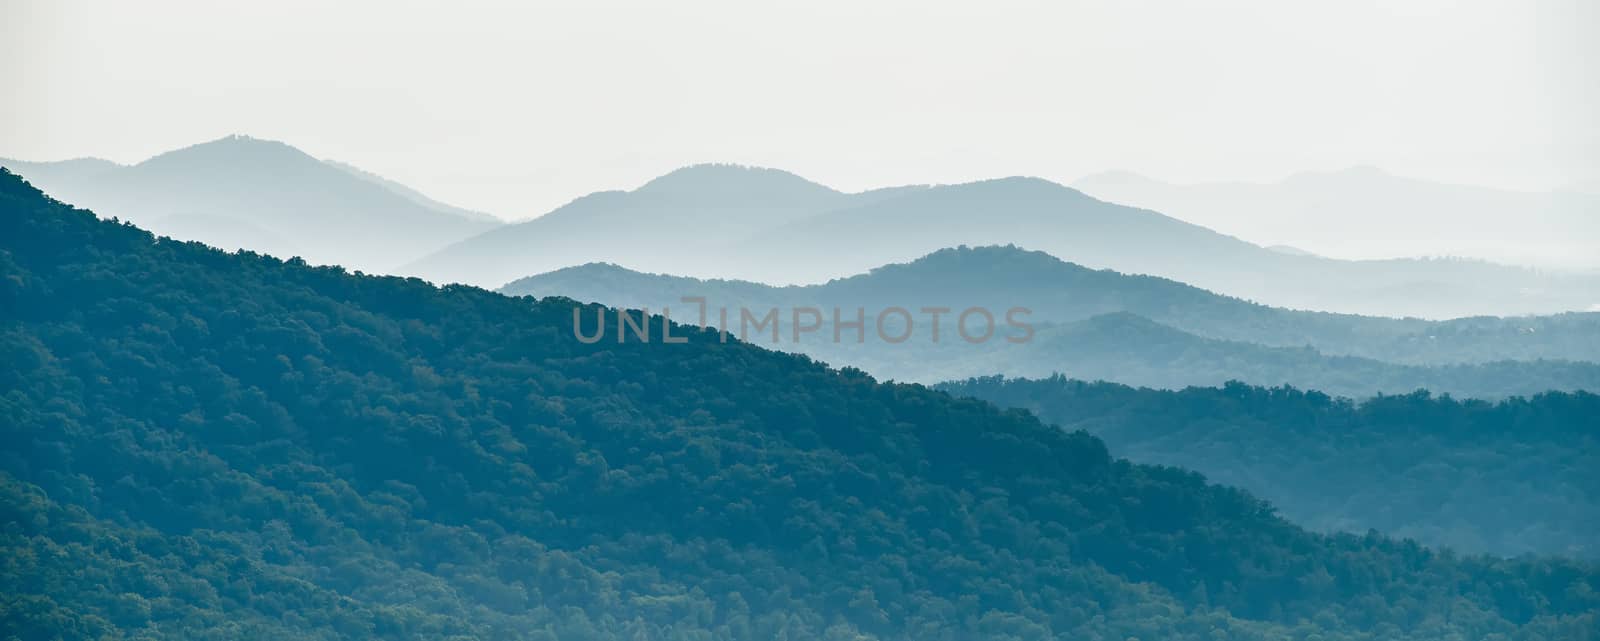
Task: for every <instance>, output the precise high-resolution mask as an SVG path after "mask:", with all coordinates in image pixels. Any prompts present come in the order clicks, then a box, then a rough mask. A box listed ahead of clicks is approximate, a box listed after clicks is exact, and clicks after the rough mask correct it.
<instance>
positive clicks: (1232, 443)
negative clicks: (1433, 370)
mask: <svg viewBox="0 0 1600 641" xmlns="http://www.w3.org/2000/svg"><path fill="white" fill-rule="evenodd" d="M939 387H940V389H943V390H946V391H949V392H951V393H952V394H957V395H963V396H972V397H975V398H979V399H983V400H986V401H990V402H992V403H995V404H996V405H1000V406H1002V407H1016V408H1021V409H1025V410H1028V411H1030V412H1032V413H1034V414H1036V415H1038V416H1039V417H1040V418H1041V419H1042V420H1045V421H1047V422H1050V423H1054V424H1056V425H1059V426H1060V427H1062V428H1063V429H1068V430H1078V429H1082V430H1085V431H1088V432H1090V433H1092V434H1094V435H1096V436H1098V437H1100V438H1103V439H1105V441H1106V444H1107V445H1109V446H1110V447H1111V449H1112V451H1115V452H1119V453H1122V454H1124V455H1126V456H1128V457H1129V458H1131V459H1133V460H1136V461H1140V462H1147V463H1157V464H1162V465H1175V466H1180V467H1184V468H1188V469H1193V470H1198V471H1200V472H1201V473H1203V474H1205V475H1206V476H1207V477H1209V478H1211V479H1213V480H1217V481H1220V482H1224V483H1227V484H1230V485H1237V486H1239V487H1242V488H1245V489H1247V490H1249V491H1250V492H1251V493H1253V494H1256V495H1259V496H1262V497H1264V498H1266V499H1268V500H1269V501H1271V502H1272V504H1273V505H1275V506H1277V507H1278V508H1279V509H1281V510H1282V511H1283V513H1284V514H1285V515H1286V516H1288V517H1289V518H1290V519H1293V520H1294V521H1296V522H1297V523H1302V524H1305V525H1306V526H1308V527H1311V528H1312V529H1316V530H1323V531H1339V530H1345V531H1351V532H1366V531H1368V530H1370V529H1379V530H1383V531H1385V532H1393V533H1396V534H1398V535H1403V536H1406V537H1408V538H1415V539H1417V540H1419V541H1422V542H1424V543H1427V544H1430V545H1444V546H1449V547H1452V548H1454V549H1457V550H1465V551H1471V552H1490V553H1495V554H1503V555H1517V554H1530V553H1541V554H1550V553H1559V554H1566V555H1574V556H1583V557H1600V547H1597V546H1596V545H1595V540H1594V535H1593V533H1594V531H1595V526H1596V525H1597V524H1600V483H1597V482H1596V481H1597V479H1596V477H1595V474H1594V470H1597V469H1600V397H1597V396H1595V395H1593V394H1588V393H1583V392H1579V393H1576V394H1562V393H1548V394H1539V395H1535V396H1532V397H1529V398H1516V399H1511V400H1506V401H1500V402H1497V403H1489V402H1484V401H1473V400H1466V401H1462V400H1455V399H1452V398H1449V397H1433V396H1430V395H1428V394H1427V393H1426V392H1419V393H1416V394H1409V395H1404V396H1385V397H1381V398H1374V399H1369V400H1366V401H1363V402H1361V403H1352V402H1350V401H1347V400H1339V399H1333V398H1329V397H1328V396H1327V395H1325V394H1321V393H1318V392H1303V391H1300V390H1296V389H1293V388H1276V389H1268V388H1263V387H1251V386H1246V385H1243V384H1238V383H1230V384H1228V385H1226V386H1222V387H1208V388H1199V387H1195V388H1188V389H1184V390H1181V391H1162V390H1151V389H1134V388H1131V387H1126V386H1123V385H1115V384H1110V383H1085V382H1082V381H1074V380H1068V379H1066V378H1062V377H1053V378H1047V379H1039V380H1026V379H1022V380H1017V379H1013V380H1007V379H1003V378H999V377H988V378H981V379H970V380H966V381H960V382H953V383H948V384H944V385H940V386H939Z"/></svg>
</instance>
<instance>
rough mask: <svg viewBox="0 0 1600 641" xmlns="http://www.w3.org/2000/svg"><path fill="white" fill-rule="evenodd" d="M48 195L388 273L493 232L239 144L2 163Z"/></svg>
mask: <svg viewBox="0 0 1600 641" xmlns="http://www.w3.org/2000/svg"><path fill="white" fill-rule="evenodd" d="M0 165H3V166H6V167H10V168H12V169H13V171H14V172H15V173H19V174H21V175H23V176H24V177H27V178H29V179H30V180H32V181H34V182H35V183H36V184H37V185H38V186H39V187H40V188H41V189H43V190H44V191H46V192H47V193H50V194H51V195H53V196H55V197H57V198H61V199H62V200H66V201H69V202H73V203H76V204H79V205H83V206H86V207H90V208H92V209H94V210H95V211H98V212H99V213H101V214H102V215H108V216H115V217H117V218H120V219H123V220H129V221H133V222H135V223H137V224H139V225H141V226H144V227H146V228H148V229H150V230H152V231H155V232H156V233H159V234H163V235H167V236H171V237H173V238H178V239H182V240H198V241H201V242H204V243H207V244H209V245H212V246H215V247H220V248H223V249H238V248H244V249H250V250H254V251H258V252H264V253H270V254H273V255H277V256H281V257H289V256H300V257H303V258H305V259H306V260H308V261H311V262H313V263H318V264H336V265H343V266H346V267H350V268H352V269H360V270H364V271H370V272H386V271H388V270H391V269H393V268H394V267H396V266H398V265H400V264H401V263H403V262H406V261H409V260H411V259H414V258H416V257H418V256H421V255H423V254H426V253H428V252H430V251H432V250H434V249H437V248H438V247H441V246H443V245H446V244H449V243H451V242H453V241H456V240H460V239H462V238H466V237H468V236H471V235H474V234H477V233H479V232H482V231H485V230H488V229H491V228H493V227H496V226H498V225H499V223H498V222H497V221H494V220H493V219H490V218H487V217H485V216H484V215H483V214H478V213H475V212H466V211H465V210H460V209H458V208H454V207H450V206H448V205H443V204H440V203H437V202H435V201H432V200H429V199H427V198H426V197H425V196H421V195H420V194H417V193H416V192H415V191H412V190H409V189H405V188H397V186H396V185H395V184H394V183H392V182H389V181H386V180H383V179H381V178H378V177H376V176H373V175H371V174H366V173H365V172H359V170H353V168H350V167H348V166H345V165H336V164H330V163H328V162H324V161H320V160H317V159H315V158H312V157H311V156H308V155H306V154H305V153H303V152H301V151H300V150H298V149H295V148H294V147H291V146H289V145H286V144H283V143H280V142H273V141H268V140H257V139H254V138H248V137H243V136H230V137H227V138H223V139H220V140H215V141H212V142H208V143H203V144H199V145H195V146H192V147H187V148H184V149H179V150H177V151H171V152H167V153H164V154H161V155H159V156H156V157H154V158H151V159H149V160H146V161H144V162H141V163H139V164H136V165H131V166H122V165H117V164H115V163H111V162H109V161H103V160H96V159H87V160H73V161H65V162H60V163H27V162H18V161H11V160H0Z"/></svg>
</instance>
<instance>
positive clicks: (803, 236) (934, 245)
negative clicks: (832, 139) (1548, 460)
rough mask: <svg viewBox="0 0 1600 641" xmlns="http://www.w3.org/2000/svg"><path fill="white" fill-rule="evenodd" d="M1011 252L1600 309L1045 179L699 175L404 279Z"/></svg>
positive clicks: (1478, 264)
mask: <svg viewBox="0 0 1600 641" xmlns="http://www.w3.org/2000/svg"><path fill="white" fill-rule="evenodd" d="M1367 231H1369V232H1370V233H1372V234H1375V235H1382V234H1383V233H1385V232H1384V231H1383V229H1382V228H1381V227H1372V228H1368V229H1367ZM1005 244H1016V245H1019V246H1022V247H1027V248H1029V249H1036V250H1042V251H1046V252H1049V253H1050V254H1053V255H1055V256H1059V257H1061V258H1062V259H1064V260H1068V261H1072V262H1074V263H1078V264H1082V265H1086V266H1089V267H1093V268H1109V269H1115V270H1117V271H1120V272H1124V273H1131V274H1150V275H1156V276H1161V277H1166V278H1171V279H1174V280H1178V281H1181V282H1185V283H1189V284H1192V285H1196V286H1199V287H1203V288H1205V289H1209V290H1212V291H1217V292H1222V293H1225V294H1228V295H1232V296H1237V297H1241V298H1246V299H1250V300H1255V301H1259V302H1263V303H1266V304H1271V305H1276V306H1280V307H1292V308H1298V309H1316V310H1324V311H1342V312H1351V313H1364V314H1373V315H1387V316H1421V317H1429V318H1451V317H1459V316H1469V315H1481V314H1492V315H1511V314H1527V313H1554V312H1561V311H1572V310H1585V309H1589V308H1590V306H1592V305H1595V304H1600V274H1566V273H1546V272H1540V271H1536V270H1530V269H1524V268H1518V267H1508V266H1503V265H1496V264H1491V263H1486V262H1482V261H1473V260H1461V259H1428V260H1421V259H1396V260H1374V261H1344V260H1333V259H1328V258H1322V257H1319V256H1314V255H1304V254H1291V253H1285V252H1282V251H1277V250H1272V249H1267V248H1265V247H1261V246H1257V245H1253V244H1251V243H1248V242H1245V241H1242V240H1239V239H1238V238H1234V237H1232V236H1227V235H1224V234H1220V233H1217V232H1216V231H1213V230H1211V229H1207V228H1205V227H1201V226H1197V225H1193V224H1189V223H1186V222H1183V221H1180V220H1177V219H1174V218H1171V217H1169V216H1166V215H1163V214H1161V213H1158V212H1156V211H1151V210H1147V209H1139V208H1134V207H1127V206H1123V205H1118V204H1114V203H1109V202H1105V201H1101V200H1097V199H1095V198H1091V197H1089V196H1087V195H1085V194H1084V193H1082V192H1079V191H1077V190H1074V189H1071V188H1068V187H1064V186H1062V185H1058V184H1055V183H1052V182H1049V181H1046V180H1041V179H1037V178H1024V177H1014V178H1004V179H997V180H986V181H980V182H974V183H966V184H958V185H935V186H919V187H906V188H895V189H883V190H877V191H870V192H865V193H860V194H843V193H839V192H836V191H834V190H831V189H828V188H826V187H823V186H821V185H817V184H815V183H811V182H809V181H806V180H804V179H803V178H800V177H798V176H794V175H793V174H789V173H787V172H781V171H776V170H770V169H766V170H763V169H751V168H738V167H728V166H699V167H691V168H688V169H684V170H679V171H677V172H674V173H671V174H668V175H666V176H664V177H662V178H660V179H657V180H656V181H653V182H652V183H650V184H649V185H646V186H645V187H642V188H640V189H637V190H634V191H630V192H604V193H599V194H594V195H591V196H587V197H585V198H581V199H579V200H577V201H574V202H573V203H571V204H569V205H567V206H565V207H562V208H560V209H558V210H556V211H554V212H551V213H550V214H546V215H545V216H542V217H540V218H537V219H534V220H530V221H527V222H525V223H523V224H520V225H512V226H507V227H505V228H503V229H496V230H493V231H490V232H487V233H485V234H483V235H482V236H480V237H477V238H473V239H470V240H468V241H464V242H462V243H458V244H456V245H454V246H452V247H449V248H446V249H444V250H441V251H440V252H438V253H436V254H434V255H432V256H429V257H428V258H426V259H424V260H422V261H419V262H417V263H414V264H412V265H409V266H407V267H406V268H405V269H404V270H403V272H404V273H406V274H409V275H417V276H421V277H424V278H427V279H430V280H433V281H435V282H466V283H472V284H477V285H480V286H485V287H499V286H502V285H503V284H505V283H507V282H509V281H511V280H513V279H515V278H520V277H523V276H527V275H529V274H538V273H544V272H548V271H553V270H556V269H561V268H564V267H573V266H578V265H583V264H586V263H591V262H609V263H614V264H617V265H621V266H623V267H627V268H629V269H634V270H638V271H644V272H657V273H670V274H678V275H684V276H694V277H697V278H727V279H739V280H750V281H756V282H765V283H770V284H815V283H821V282H826V281H828V280H831V279H835V278H842V277H846V276H850V275H852V274H857V273H860V272H863V271H866V270H868V269H871V268H873V267H876V266H879V265H883V264H887V263H896V262H904V261H910V260H913V259H915V258H917V257H919V256H923V255H925V254H928V253H930V252H934V251H937V250H939V249H942V248H947V247H954V246H958V245H1005Z"/></svg>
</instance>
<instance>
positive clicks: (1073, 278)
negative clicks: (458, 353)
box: [500, 247, 1600, 398]
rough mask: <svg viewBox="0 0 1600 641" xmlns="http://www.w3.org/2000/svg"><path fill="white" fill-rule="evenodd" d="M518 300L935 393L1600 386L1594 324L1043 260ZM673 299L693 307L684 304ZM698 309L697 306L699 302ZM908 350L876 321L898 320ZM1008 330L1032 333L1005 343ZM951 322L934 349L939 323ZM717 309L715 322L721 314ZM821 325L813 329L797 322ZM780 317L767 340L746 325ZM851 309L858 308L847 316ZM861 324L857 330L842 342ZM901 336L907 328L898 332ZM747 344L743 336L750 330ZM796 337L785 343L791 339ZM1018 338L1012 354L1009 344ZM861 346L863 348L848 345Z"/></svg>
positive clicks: (583, 270) (621, 287) (618, 286)
mask: <svg viewBox="0 0 1600 641" xmlns="http://www.w3.org/2000/svg"><path fill="white" fill-rule="evenodd" d="M500 291H502V292H504V293H507V294H514V295H534V296H550V295H560V296H567V297H570V298H575V299H578V300H584V301H595V302H599V303H603V304H606V305H611V306H615V307H619V308H631V309H640V308H644V309H649V310H651V311H654V312H658V313H659V312H661V311H662V310H663V309H666V308H670V309H671V311H672V316H673V318H674V319H676V320H679V321H681V322H696V321H698V319H699V317H700V314H701V313H702V307H703V308H705V310H707V313H706V317H707V320H708V321H709V322H710V323H711V324H713V325H719V326H722V327H724V328H727V329H729V330H730V331H733V332H736V333H737V332H740V331H741V329H743V330H744V333H745V334H746V335H745V338H747V339H748V340H750V341H751V342H755V343H757V344H760V345H764V346H769V347H775V348H778V349H784V350H790V351H798V352H803V353H806V354H809V355H811V356H814V357H816V358H818V359H821V360H823V361H826V362H829V363H833V364H836V365H851V366H856V367H860V368H862V369H865V370H867V371H869V372H872V373H873V374H874V375H877V376H880V377H884V378H892V379H896V380H906V381H916V382H923V383H936V382H939V381H944V380H952V379H963V378H968V377H973V376H986V375H991V374H1005V375H1008V376H1029V377H1046V376H1050V375H1052V374H1057V373H1060V374H1066V375H1068V376H1071V377H1073V378H1080V379H1087V380H1096V379H1104V380H1112V381H1116V382H1121V383H1127V384H1131V385H1143V386H1151V387H1161V388H1182V387H1186V386H1190V385H1212V386H1214V385H1221V384H1222V383H1224V382H1226V381H1229V380H1243V381H1247V382H1251V383H1255V384H1262V385H1281V384H1291V385H1294V386H1297V387H1302V388H1311V389H1318V390H1323V391H1326V392H1328V393H1331V394H1336V395H1343V396H1352V397H1363V396H1369V395H1372V394H1374V393H1378V392H1385V393H1391V394H1392V393H1407V392H1411V391H1414V390H1416V389H1419V388H1425V389H1430V390H1435V391H1438V392H1447V393H1451V394H1457V395H1462V396H1472V397H1480V398H1500V397H1505V396H1509V395H1518V394H1520V395H1529V394H1536V393H1539V392H1543V391H1546V390H1578V389H1588V390H1596V389H1600V365H1596V364H1595V362H1594V361H1600V313H1567V314H1558V315H1553V316H1534V317H1512V318H1495V317H1483V318H1464V319H1458V320H1450V321H1427V320H1421V319H1415V318H1406V319H1396V318H1381V317H1372V316H1357V315H1351V314H1330V313H1323V312H1307V311H1297V310H1288V309H1281V308H1275V307H1267V306H1264V305H1259V304H1255V303H1250V302H1247V301H1243V300H1240V299H1237V298H1231V297H1227V296H1221V295H1218V294H1214V293H1211V292H1208V291H1205V290H1202V289H1199V288H1195V287H1191V286H1188V285H1185V284H1183V283H1179V282H1175V281H1171V280H1167V279H1163V278H1155V277H1151V276H1130V275H1124V274H1119V273H1117V272H1113V271H1108V270H1091V269H1086V268H1084V267H1080V266H1078V265H1073V264H1071V263H1066V262H1063V261H1061V260H1058V259H1056V258H1054V257H1052V256H1050V255H1048V254H1045V253H1043V252H1032V251H1024V250H1021V249H1017V248H1015V247H979V248H966V247H961V248H954V249H946V250H942V251H939V252H935V253H933V254H930V255H928V256H925V257H922V258H920V259H918V260H916V261H913V262H911V263H907V264H897V265H888V266H884V267H880V268H877V269H874V270H872V271H870V272H868V273H865V274H861V275H858V276H853V277H850V278H844V279H839V280H834V281H831V282H828V283H826V284H823V285H813V286H804V287H796V286H790V287H772V286H768V285H763V284H760V283H752V282H747V281H729V280H701V279H695V278H685V277H678V276H667V275H659V274H642V273H639V272H635V271H631V270H628V269H624V268H621V267H618V266H615V265H607V264H590V265H584V266H580V267H572V268H568V269H562V270H558V271H555V272H551V273H548V274H541V275H537V276H531V277H528V278H523V279H520V280H517V281H514V282H512V283H510V284H508V285H506V286H505V287H503V288H501V290H500ZM686 298H693V299H696V301H695V302H690V301H686V300H685V299H686ZM701 299H703V300H704V302H703V303H702V302H698V300H701ZM892 307H898V308H901V309H904V310H909V312H910V314H909V316H910V319H911V324H912V335H911V337H910V338H909V339H908V340H899V341H896V340H895V339H897V338H900V337H901V336H902V335H903V327H901V326H900V325H896V324H894V323H890V325H893V327H891V328H890V330H889V331H886V332H883V333H880V332H879V331H878V330H879V327H877V326H875V324H874V320H875V319H880V318H884V317H890V318H891V319H892V320H894V321H901V319H902V318H906V315H902V314H899V313H890V312H888V311H887V310H888V309H889V308H892ZM1018 307H1022V308H1026V309H1027V310H1028V313H1025V314H1019V315H1017V316H1016V320H1019V321H1021V322H1023V323H1025V324H1027V325H1029V326H1030V327H1031V328H1032V329H1033V331H1032V332H1031V333H1027V332H1022V331H1018V330H1014V329H1013V327H1012V326H1011V325H1010V324H1009V322H1008V321H1010V320H1012V319H1011V318H1010V316H1009V314H1008V312H1010V311H1011V310H1013V309H1015V308H1018ZM924 308H936V309H944V310H948V311H947V312H946V313H945V314H944V315H943V317H942V318H939V319H937V320H938V321H939V323H940V330H941V335H940V339H941V340H940V341H939V342H937V343H936V342H934V340H933V331H934V321H935V319H934V318H933V317H931V316H930V315H929V314H927V313H925V312H922V311H921V310H922V309H924ZM724 309H725V310H727V315H726V318H727V321H726V322H725V323H724V322H721V320H720V319H721V318H722V315H721V314H719V313H718V312H719V310H724ZM807 309H815V310H820V313H818V314H817V315H816V316H817V317H820V318H815V320H820V321H821V322H820V323H817V324H815V329H814V330H812V331H809V332H798V333H797V332H795V331H793V330H794V326H795V325H801V326H802V327H809V326H811V325H812V324H813V323H812V321H813V320H814V317H812V316H808V315H807V314H802V313H799V312H800V311H802V310H807ZM968 309H978V310H982V311H983V312H984V314H983V315H979V314H973V315H972V316H971V317H970V318H969V325H970V327H971V331H970V332H969V334H971V335H972V336H973V337H978V336H982V335H983V334H984V332H983V328H984V326H985V324H986V323H985V320H984V316H985V315H986V316H988V317H990V318H991V320H992V323H990V324H992V325H993V326H995V327H996V329H995V330H994V331H995V334H994V335H993V336H992V337H990V339H989V340H985V341H982V342H981V343H969V342H967V341H966V340H963V338H962V337H961V336H960V335H959V334H958V327H959V326H958V322H959V321H960V319H959V318H958V315H959V314H960V313H961V312H962V311H964V310H968ZM771 310H777V312H778V313H777V321H778V322H779V324H780V325H781V327H780V328H779V330H778V331H777V333H776V335H777V338H776V340H774V339H773V334H772V330H768V329H766V328H764V327H758V326H757V325H756V323H754V322H744V321H745V320H746V319H744V318H742V316H741V314H742V313H748V314H749V315H750V316H752V317H754V318H756V319H760V318H762V317H763V316H764V315H765V314H767V313H768V312H769V311H771ZM858 310H860V311H858ZM835 314H838V318H839V319H840V322H841V323H854V322H857V320H858V315H860V316H861V317H864V318H865V319H866V327H865V330H864V331H862V330H860V329H856V328H854V327H842V326H841V327H839V328H837V329H839V330H840V331H838V332H837V334H838V336H839V340H835V339H834V337H835V334H836V332H835V329H836V328H835V327H834V326H833V321H834V315H835ZM902 322H903V321H902ZM752 330H754V331H752ZM797 336H798V339H797V338H796V337H797ZM1024 336H1026V337H1027V339H1028V340H1026V341H1013V340H1007V339H1008V338H1022V337H1024ZM858 340H859V341H860V342H858Z"/></svg>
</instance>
